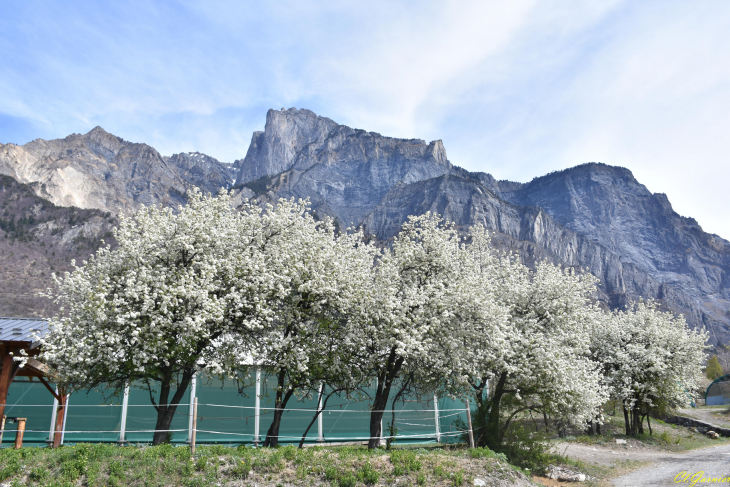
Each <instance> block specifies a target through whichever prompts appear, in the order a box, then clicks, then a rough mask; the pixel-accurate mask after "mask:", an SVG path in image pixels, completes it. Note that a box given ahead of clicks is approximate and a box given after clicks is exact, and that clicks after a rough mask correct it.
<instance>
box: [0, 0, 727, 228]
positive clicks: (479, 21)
mask: <svg viewBox="0 0 730 487" xmlns="http://www.w3.org/2000/svg"><path fill="white" fill-rule="evenodd" d="M728 25H730V2H726V1H719V0H715V1H707V2H675V1H671V0H667V1H643V2H629V1H618V0H617V1H603V2H570V1H554V2H551V1H547V2H530V1H524V2H523V1H511V2H503V1H502V2H487V1H478V2H445V1H436V2H396V1H385V2H377V1H370V2H348V1H342V0H340V1H336V2H324V1H319V2H304V1H302V2H286V1H277V2H255V3H254V2H213V1H207V2H184V1H181V2H162V1H161V2H152V1H148V2H141V1H125V2H91V1H87V2H80V1H79V2H74V1H66V2H60V1H57V2H51V1H34V0H23V1H17V0H6V1H4V2H2V3H1V4H0V66H2V69H0V143H6V142H14V143H20V144H22V143H25V142H28V141H30V140H32V139H34V138H37V137H41V138H46V139H50V138H59V137H65V136H66V135H68V134H70V133H73V132H77V133H84V132H87V131H89V130H90V129H91V128H93V127H94V126H96V125H101V126H102V127H104V128H105V129H106V130H108V131H109V132H112V133H114V134H115V135H118V136H121V137H123V138H125V139H127V140H131V141H135V142H146V143H148V144H150V145H152V146H154V147H155V148H157V149H158V150H159V151H160V152H161V153H163V154H166V155H170V154H172V153H175V152H182V151H194V150H198V151H201V152H204V153H207V154H210V155H212V156H214V157H217V158H218V159H220V160H222V161H226V162H232V161H233V160H235V159H238V158H242V157H243V156H244V155H245V153H246V150H247V148H248V144H249V141H250V138H251V133H252V132H253V131H254V130H261V129H263V124H264V120H265V114H266V110H267V109H269V108H277V109H278V108H282V107H286V108H289V107H293V106H294V107H297V108H308V109H311V110H313V111H315V112H316V113H318V114H320V115H324V116H327V117H330V118H332V119H333V120H335V121H337V122H339V123H343V124H347V125H350V126H352V127H356V128H362V129H366V130H371V131H375V132H379V133H382V134H384V135H390V136H395V137H408V138H411V137H417V138H422V139H426V140H433V139H442V140H443V141H444V145H445V146H446V150H447V153H448V155H449V159H450V160H451V162H453V163H454V164H457V165H460V166H463V167H466V168H467V169H470V170H480V171H486V172H489V173H492V174H493V175H494V176H495V177H497V178H500V179H510V180H514V181H529V180H530V179H532V178H533V177H536V176H539V175H542V174H545V173H547V172H549V171H553V170H559V169H563V168H566V167H570V166H574V165H576V164H580V163H583V162H588V161H601V162H605V163H607V164H613V165H620V166H625V167H628V168H629V169H631V170H632V171H633V172H634V174H635V176H636V177H637V179H639V181H641V182H642V183H644V184H645V185H647V186H648V187H649V189H650V190H652V191H654V192H664V193H667V195H668V196H669V199H670V201H671V202H672V204H673V205H674V207H675V209H676V210H677V211H678V212H679V213H680V214H683V215H685V216H692V217H695V218H696V219H697V220H698V221H699V223H700V224H701V225H702V226H703V227H704V228H705V230H707V231H710V232H714V233H718V234H720V235H721V236H723V237H725V238H730V217H728V212H727V210H728V209H729V208H730V191H728V190H727V186H728V181H730V160H729V154H730V136H729V135H728V134H727V132H728V129H730V63H729V62H728V60H729V59H730V29H728V27H727V26H728Z"/></svg>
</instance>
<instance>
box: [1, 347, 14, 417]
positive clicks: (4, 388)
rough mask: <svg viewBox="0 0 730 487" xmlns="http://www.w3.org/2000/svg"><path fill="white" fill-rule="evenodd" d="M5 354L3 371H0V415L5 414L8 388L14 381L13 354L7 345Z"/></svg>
mask: <svg viewBox="0 0 730 487" xmlns="http://www.w3.org/2000/svg"><path fill="white" fill-rule="evenodd" d="M4 352H5V353H4V355H3V371H2V373H0V417H1V416H3V415H4V414H5V403H6V402H7V400H8V389H9V388H10V383H11V382H12V381H13V379H12V377H11V375H12V373H13V365H14V364H13V356H12V355H10V350H9V349H8V348H7V347H6V348H5V350H4Z"/></svg>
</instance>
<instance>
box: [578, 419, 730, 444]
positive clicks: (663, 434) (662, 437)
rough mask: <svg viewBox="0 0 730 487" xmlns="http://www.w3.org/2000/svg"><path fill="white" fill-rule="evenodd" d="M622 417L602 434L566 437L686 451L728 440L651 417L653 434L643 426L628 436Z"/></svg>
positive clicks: (581, 440)
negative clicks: (710, 436)
mask: <svg viewBox="0 0 730 487" xmlns="http://www.w3.org/2000/svg"><path fill="white" fill-rule="evenodd" d="M622 426H623V419H621V422H620V423H619V422H618V421H616V420H615V419H614V420H613V421H612V422H607V425H606V427H605V428H604V434H603V435H592V436H589V435H580V436H577V437H575V438H568V441H570V440H573V441H577V442H579V443H585V444H589V445H612V446H613V445H615V444H616V439H617V438H618V439H624V440H627V441H628V442H630V443H631V444H633V445H635V446H639V447H641V446H644V447H651V448H654V449H658V450H663V451H675V452H679V451H687V450H694V449H696V448H703V447H706V446H713V445H717V444H720V443H725V442H728V441H730V439H728V438H719V439H716V440H713V439H710V438H708V437H707V436H706V435H704V434H702V433H698V432H697V431H696V430H694V429H691V428H687V427H684V426H678V425H674V424H669V423H665V422H664V421H661V420H658V419H653V420H652V430H653V434H649V430H648V428H646V427H645V429H644V431H645V433H644V434H643V435H639V436H638V437H637V438H631V437H628V436H626V435H624V434H622V433H623V430H622Z"/></svg>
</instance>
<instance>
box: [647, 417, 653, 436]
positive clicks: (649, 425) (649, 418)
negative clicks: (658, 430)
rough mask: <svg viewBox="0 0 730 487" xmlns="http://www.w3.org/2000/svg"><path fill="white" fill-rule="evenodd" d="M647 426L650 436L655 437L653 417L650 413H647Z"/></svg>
mask: <svg viewBox="0 0 730 487" xmlns="http://www.w3.org/2000/svg"><path fill="white" fill-rule="evenodd" d="M646 425H647V426H648V427H649V435H650V436H654V433H653V432H652V431H651V415H650V414H649V413H646Z"/></svg>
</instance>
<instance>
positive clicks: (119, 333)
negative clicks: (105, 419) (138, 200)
mask: <svg viewBox="0 0 730 487" xmlns="http://www.w3.org/2000/svg"><path fill="white" fill-rule="evenodd" d="M188 200H189V204H188V205H187V206H184V207H182V206H181V207H179V208H178V210H177V211H173V210H172V209H169V208H156V207H151V208H145V207H142V208H141V209H140V210H139V211H137V212H136V213H135V214H134V215H133V216H131V217H122V218H121V222H120V225H119V228H118V229H116V230H115V237H116V240H117V242H118V247H117V248H115V249H114V250H111V249H110V248H109V247H108V246H107V247H106V248H102V249H100V250H99V251H97V253H96V254H95V255H94V256H92V257H91V258H90V259H89V260H88V261H87V262H84V263H83V265H82V266H79V267H76V268H75V269H74V271H73V272H72V273H66V274H65V275H64V276H63V277H62V278H60V279H57V291H56V292H55V293H53V292H52V294H54V295H55V297H56V299H57V301H58V302H59V303H60V304H61V305H62V308H61V315H60V316H58V317H55V318H53V319H52V320H50V324H49V325H50V326H49V328H50V331H49V333H48V335H46V337H45V338H44V339H43V354H42V356H43V358H44V359H45V360H46V361H47V362H48V363H50V364H53V366H55V367H56V369H57V370H58V372H59V374H60V380H61V381H62V382H64V383H65V384H67V385H68V386H70V387H71V388H75V389H89V388H94V387H97V386H102V385H103V386H107V387H112V388H114V389H116V390H121V389H122V388H124V387H125V385H127V384H144V386H146V388H147V389H148V391H149V393H150V400H151V401H152V404H153V405H154V406H155V409H156V410H157V423H156V426H155V433H154V439H153V443H154V444H160V443H162V442H164V441H165V440H166V439H167V437H168V433H167V430H169V429H170V424H171V422H172V419H173V416H174V414H175V410H176V408H177V406H178V404H179V403H180V401H181V400H182V398H183V396H184V394H185V391H186V389H187V387H188V385H189V384H190V381H191V379H192V377H193V374H195V373H196V372H197V371H200V370H202V369H208V370H211V371H213V372H214V373H216V372H217V373H223V372H224V371H223V369H222V364H223V363H224V361H225V357H223V356H221V350H224V348H221V347H220V346H219V345H220V343H222V342H223V341H224V340H222V339H223V338H224V337H229V338H230V337H231V336H235V337H236V339H237V347H238V351H239V353H240V350H242V349H247V348H248V349H250V348H251V346H252V344H253V343H255V342H257V341H258V338H257V336H258V335H260V333H261V330H262V329H264V328H265V325H266V324H267V323H268V322H269V321H270V320H271V317H272V310H271V309H269V308H268V307H267V305H268V303H269V296H270V295H271V294H272V293H274V292H276V290H277V289H278V287H277V286H278V281H279V276H276V275H275V274H273V273H271V272H269V271H268V270H267V267H266V265H265V260H264V258H263V252H262V249H265V248H266V246H267V244H268V242H269V241H270V240H271V232H270V231H268V230H269V229H267V228H266V227H265V226H264V225H263V220H262V219H261V218H260V209H259V208H258V207H256V206H255V205H245V207H244V210H243V211H241V212H237V211H235V210H233V209H232V208H231V205H230V202H229V198H228V196H227V195H225V194H221V195H220V196H218V197H210V196H205V197H204V196H202V195H201V194H200V192H199V191H196V190H193V191H192V192H191V193H189V195H188Z"/></svg>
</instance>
